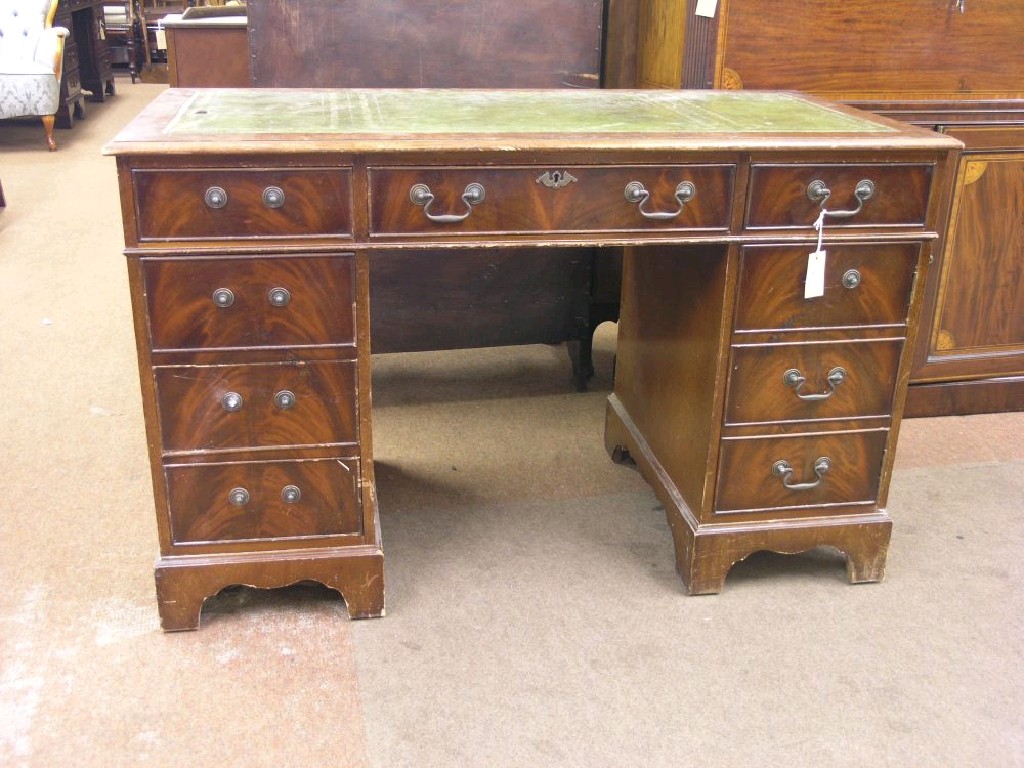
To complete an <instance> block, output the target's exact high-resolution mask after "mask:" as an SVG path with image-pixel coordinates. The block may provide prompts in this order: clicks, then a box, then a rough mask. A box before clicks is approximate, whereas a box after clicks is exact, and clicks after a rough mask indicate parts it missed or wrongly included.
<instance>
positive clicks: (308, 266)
mask: <svg viewBox="0 0 1024 768" xmlns="http://www.w3.org/2000/svg"><path fill="white" fill-rule="evenodd" d="M960 148H961V145H960V143H959V142H957V141H955V140H953V139H950V138H948V137H943V136H940V135H937V134H933V133H929V132H926V131H923V130H920V129H916V128H912V127H910V126H907V125H903V124H900V123H896V122H892V121H888V120H885V119H883V118H879V117H875V116H869V115H867V114H863V113H858V112H856V111H853V110H851V109H849V108H844V107H838V106H831V105H827V104H824V103H822V102H817V101H814V100H811V99H808V98H804V97H801V96H799V95H796V94H788V93H758V92H745V91H742V92H733V93H730V92H713V91H698V92H678V91H490V92H484V91H465V90H462V91H444V90H441V91H432V90H419V89H418V90H379V91H359V90H301V89H300V90H296V89H291V90H273V89H258V90H230V89H225V90H220V89H201V90H195V91H193V90H185V89H170V90H168V91H165V92H164V93H162V94H161V95H160V97H159V98H158V99H157V100H156V101H155V102H154V103H153V104H151V105H150V106H149V107H148V108H147V109H146V110H145V111H144V112H143V113H142V114H141V115H140V116H139V117H138V118H137V119H136V120H135V121H134V122H133V123H131V124H130V125H129V126H128V127H126V128H125V129H124V131H122V132H121V134H120V135H118V136H117V137H116V138H115V139H114V141H113V142H112V143H111V144H110V145H109V146H108V147H107V148H106V151H107V153H108V154H112V155H116V156H117V167H118V174H119V180H120V190H121V203H122V212H123V216H124V235H125V242H126V246H127V247H126V251H125V253H126V255H127V259H128V269H129V273H130V280H131V292H132V303H133V309H134V318H135V333H136V338H137V343H138V358H139V371H140V377H141V383H142V392H143V403H144V409H145V417H146V429H147V435H148V443H149V452H150V460H151V465H152V472H153V486H154V492H155V499H156V509H157V527H158V529H159V536H160V558H159V560H158V562H157V565H156V581H157V595H158V601H159V607H160V614H161V619H162V623H163V627H164V628H165V629H168V630H172V629H194V628H196V627H198V625H199V615H200V610H201V607H202V604H203V601H204V600H205V599H206V598H207V597H208V596H210V595H213V594H215V593H217V592H218V591H219V590H221V589H222V588H224V587H225V586H228V585H230V584H250V585H254V586H258V587H276V586H283V585H287V584H291V583H294V582H297V581H300V580H304V579H312V580H316V581H320V582H322V583H324V584H326V585H327V586H329V587H332V588H334V589H336V590H338V591H339V592H341V593H342V595H344V597H345V600H346V603H347V606H348V611H349V614H350V615H351V616H352V617H368V616H380V615H382V614H383V612H384V578H383V576H384V573H383V566H384V554H383V549H382V547H381V534H380V527H379V523H378V515H377V497H376V487H375V482H374V467H373V448H372V445H373V443H372V438H371V431H372V419H371V413H370V402H371V399H370V348H369V338H370V334H369V316H370V313H369V306H368V292H369V284H370V281H371V280H372V279H373V270H374V259H375V257H376V256H378V255H379V254H386V253H389V252H390V253H393V252H395V251H396V250H403V251H406V252H415V250H416V249H427V248H430V249H438V248H446V247H459V248H467V247H468V248H484V247H486V246H494V245H501V246H502V247H515V248H519V247H521V248H524V249H527V248H531V249H532V248H537V247H544V248H573V247H593V246H605V245H608V246H626V247H627V253H626V258H625V266H624V272H623V296H622V317H621V320H620V324H619V338H618V347H617V360H618V364H617V371H616V378H615V386H614V393H613V394H612V395H611V396H610V397H609V400H608V406H607V415H606V432H605V442H606V446H607V448H608V450H609V452H610V453H611V455H612V458H613V459H615V460H618V461H625V460H628V459H632V460H633V461H635V462H636V464H637V466H638V468H639V470H640V471H641V472H642V473H643V476H644V477H645V478H646V479H647V480H648V481H649V482H650V483H651V485H652V486H653V488H654V490H655V492H656V493H657V495H658V497H659V499H660V500H661V501H662V503H664V505H665V508H666V510H667V515H668V519H669V522H670V524H671V527H672V531H673V535H674V539H675V547H676V562H677V569H678V571H679V574H680V576H681V577H682V581H683V584H684V585H685V587H686V590H687V591H688V592H690V593H709V592H717V591H719V590H721V588H722V586H723V582H724V579H725V575H726V573H727V571H728V569H729V567H730V566H731V565H732V564H733V563H734V562H736V561H737V560H739V559H742V558H743V557H746V556H747V555H749V554H750V553H751V552H753V551H756V550H759V549H769V550H775V551H780V552H798V551H802V550H806V549H809V548H811V547H815V546H820V545H830V546H834V547H836V548H838V549H839V550H841V551H843V552H845V553H846V556H847V561H848V574H849V578H850V580H851V581H854V582H857V581H877V580H879V579H881V578H882V574H883V569H884V565H885V558H886V553H887V549H888V543H889V534H890V529H891V525H892V523H891V519H890V517H889V515H888V513H887V511H886V509H885V506H886V496H887V490H888V486H889V479H890V473H891V468H892V461H893V453H894V448H895V445H896V438H897V433H898V430H899V423H900V414H901V410H902V407H903V402H904V397H905V394H906V384H907V378H908V370H909V369H908V365H909V362H910V357H909V356H910V352H911V345H910V344H909V343H908V341H909V339H910V338H911V337H912V335H913V333H914V329H915V321H916V318H917V314H918V311H919V307H920V297H921V290H922V286H923V283H924V281H923V279H922V277H923V273H924V271H925V270H926V268H927V265H928V263H929V261H930V260H931V258H932V254H933V252H934V248H935V240H936V238H937V232H939V231H941V229H942V226H943V222H944V219H945V218H946V217H947V215H948V209H949V204H950V200H949V198H950V194H951V188H952V179H951V174H950V171H951V169H953V168H955V165H956V161H957V159H958V155H959V151H960ZM823 211H824V214H823V213H822V212H823ZM819 219H820V220H823V221H824V232H823V238H824V239H823V249H824V250H825V252H826V254H827V255H826V257H825V259H824V263H823V266H822V269H821V270H820V274H819V275H818V277H815V276H814V268H813V267H812V268H811V272H812V274H811V275H808V270H809V264H810V262H811V259H810V258H809V254H810V252H812V251H815V250H816V248H817V245H818V237H817V235H818V232H817V230H816V229H815V228H814V224H815V222H816V221H818V220H819ZM808 289H809V290H808ZM808 292H809V293H811V294H815V293H817V294H820V295H817V296H813V295H812V297H810V298H805V294H806V293H808Z"/></svg>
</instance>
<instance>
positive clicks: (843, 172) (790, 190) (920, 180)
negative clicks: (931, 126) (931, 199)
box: [746, 164, 932, 232]
mask: <svg viewBox="0 0 1024 768" xmlns="http://www.w3.org/2000/svg"><path fill="white" fill-rule="evenodd" d="M931 183H932V166H930V165H900V164H885V165H863V164H862V165H803V164H799V165H798V164H793V165H762V164H755V165H754V166H752V167H751V170H750V194H748V195H747V200H748V201H749V202H748V208H747V215H746V223H747V227H749V228H751V229H759V228H768V227H784V228H785V227H800V228H810V227H812V226H813V225H814V222H815V220H816V219H817V218H818V214H819V213H820V212H821V209H822V208H825V209H826V210H828V211H831V212H832V213H833V215H831V216H827V217H826V218H825V227H826V232H827V231H828V229H829V228H831V227H837V226H838V227H857V226H893V227H896V226H912V227H920V226H923V225H924V222H925V217H926V216H927V213H928V195H929V192H930V190H931Z"/></svg>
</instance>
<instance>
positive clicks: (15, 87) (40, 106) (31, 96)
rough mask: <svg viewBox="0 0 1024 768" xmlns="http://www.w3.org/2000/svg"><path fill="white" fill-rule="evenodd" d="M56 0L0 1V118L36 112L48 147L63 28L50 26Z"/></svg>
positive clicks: (64, 34)
mask: <svg viewBox="0 0 1024 768" xmlns="http://www.w3.org/2000/svg"><path fill="white" fill-rule="evenodd" d="M57 2H58V0H0V119H5V118H11V117H35V116H38V117H41V118H42V119H43V128H44V129H45V130H46V143H47V144H48V145H49V147H50V151H51V152H52V151H53V150H55V149H57V143H56V142H55V141H54V140H53V124H54V116H55V115H56V113H57V108H58V106H59V104H60V72H61V66H62V64H63V61H64V38H65V37H67V35H68V31H67V30H66V29H64V28H63V27H54V26H53V17H54V15H55V14H56V13H57Z"/></svg>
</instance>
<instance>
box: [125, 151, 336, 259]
mask: <svg viewBox="0 0 1024 768" xmlns="http://www.w3.org/2000/svg"><path fill="white" fill-rule="evenodd" d="M351 183H352V182H351V172H350V171H349V170H348V169H347V168H310V169H297V168H280V169H278V168H267V169H256V170H232V169H228V168H204V169H196V170H180V171H174V170H134V171H132V184H133V186H134V189H135V206H136V217H137V224H138V235H139V239H140V240H142V241H147V240H196V239H218V238H244V239H255V238H262V239H265V238H268V237H301V236H313V235H322V236H334V237H338V236H344V237H350V236H351V233H352V203H351V199H352V192H351Z"/></svg>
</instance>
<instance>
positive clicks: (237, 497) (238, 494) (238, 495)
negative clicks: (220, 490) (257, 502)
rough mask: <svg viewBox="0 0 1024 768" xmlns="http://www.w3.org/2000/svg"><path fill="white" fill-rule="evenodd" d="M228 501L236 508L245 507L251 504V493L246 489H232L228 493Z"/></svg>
mask: <svg viewBox="0 0 1024 768" xmlns="http://www.w3.org/2000/svg"><path fill="white" fill-rule="evenodd" d="M228 501H229V502H230V503H231V504H233V505H234V506H236V507H244V506H245V505H246V504H248V503H249V492H248V491H247V490H245V488H232V489H231V490H230V491H228Z"/></svg>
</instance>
